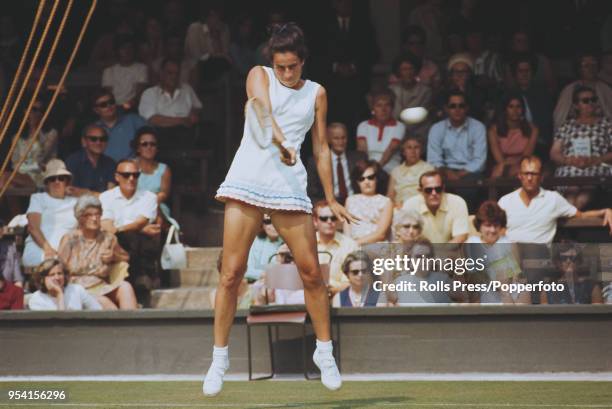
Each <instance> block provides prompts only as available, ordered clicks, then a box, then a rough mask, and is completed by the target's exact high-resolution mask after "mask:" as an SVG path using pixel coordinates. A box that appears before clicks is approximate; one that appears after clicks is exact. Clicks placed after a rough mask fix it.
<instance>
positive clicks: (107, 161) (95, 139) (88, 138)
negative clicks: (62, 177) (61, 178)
mask: <svg viewBox="0 0 612 409" xmlns="http://www.w3.org/2000/svg"><path fill="white" fill-rule="evenodd" d="M81 143H82V145H83V148H82V149H81V150H80V151H78V152H75V153H73V154H72V155H70V156H69V157H68V158H67V159H66V166H67V167H68V169H70V171H71V172H72V174H73V179H72V186H69V187H68V193H69V194H70V195H71V196H81V195H84V194H90V195H93V196H96V197H97V196H98V195H99V194H100V193H101V192H104V191H105V190H108V189H111V188H113V187H114V186H115V183H114V180H115V179H114V175H115V161H114V160H113V159H112V158H110V157H109V156H106V155H105V154H104V150H105V149H106V146H107V145H108V135H107V133H106V130H105V129H104V128H103V127H102V126H100V125H96V124H92V125H88V126H86V127H85V129H84V130H83V136H82V137H81Z"/></svg>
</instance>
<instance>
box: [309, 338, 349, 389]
mask: <svg viewBox="0 0 612 409" xmlns="http://www.w3.org/2000/svg"><path fill="white" fill-rule="evenodd" d="M312 360H313V361H314V363H315V365H316V366H317V367H318V368H319V369H320V370H321V383H323V385H324V386H325V387H326V388H327V389H330V390H332V391H335V390H337V389H340V387H341V386H342V376H340V371H339V370H338V366H337V365H336V360H335V359H334V355H333V354H332V351H331V350H330V351H320V350H319V348H317V349H315V352H314V355H313V356H312Z"/></svg>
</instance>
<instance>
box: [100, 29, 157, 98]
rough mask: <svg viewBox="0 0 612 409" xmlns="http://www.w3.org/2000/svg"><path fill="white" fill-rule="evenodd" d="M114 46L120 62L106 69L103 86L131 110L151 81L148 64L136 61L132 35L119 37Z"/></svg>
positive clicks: (103, 75) (103, 74)
mask: <svg viewBox="0 0 612 409" xmlns="http://www.w3.org/2000/svg"><path fill="white" fill-rule="evenodd" d="M114 48H115V52H116V53H117V56H118V57H119V62H118V63H117V64H115V65H112V66H110V67H108V68H106V69H105V70H104V72H103V73H102V87H104V88H105V89H108V90H109V91H111V92H112V93H113V96H114V97H115V101H116V102H117V104H118V105H121V106H122V107H123V108H124V109H125V110H130V109H132V107H135V106H136V103H137V102H138V98H139V97H140V94H141V93H142V91H143V90H144V89H145V86H146V85H147V83H148V81H149V76H148V70H147V66H146V65H144V64H142V63H139V62H136V61H135V52H136V50H135V48H136V44H135V42H134V39H133V38H132V37H129V36H119V37H117V38H116V39H115V44H114Z"/></svg>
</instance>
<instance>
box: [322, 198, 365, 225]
mask: <svg viewBox="0 0 612 409" xmlns="http://www.w3.org/2000/svg"><path fill="white" fill-rule="evenodd" d="M329 208H330V209H331V211H332V213H333V214H334V215H335V216H336V217H337V218H338V220H339V221H341V222H342V223H345V222H348V223H359V222H360V221H361V220H360V219H359V218H358V217H356V216H353V215H352V214H350V213H349V212H348V210H346V208H345V207H344V206H342V205H341V204H340V203H338V202H337V201H335V200H332V201H329Z"/></svg>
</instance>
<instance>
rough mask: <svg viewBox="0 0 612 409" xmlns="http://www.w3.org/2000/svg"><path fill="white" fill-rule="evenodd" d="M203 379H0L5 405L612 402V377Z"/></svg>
mask: <svg viewBox="0 0 612 409" xmlns="http://www.w3.org/2000/svg"><path fill="white" fill-rule="evenodd" d="M201 388H202V385H201V383H199V382H175V381H169V382H0V392H1V395H0V408H6V407H9V408H11V409H12V408H21V407H27V408H31V409H34V408H49V407H52V408H108V409H113V408H131V409H133V408H147V409H151V408H198V407H201V408H215V409H217V408H219V409H222V408H241V409H242V408H244V409H261V408H312V409H353V408H366V409H368V408H389V409H392V408H420V409H449V408H486V409H489V408H490V409H495V408H517V409H518V408H554V409H562V408H579V409H587V408H612V383H610V382H345V383H344V385H343V387H342V389H341V390H339V391H336V392H330V391H328V390H326V389H325V388H324V387H323V386H322V385H321V384H320V382H318V381H310V382H306V381H259V382H226V384H225V387H224V390H223V392H222V393H221V394H220V395H219V396H216V397H213V398H206V397H204V396H203V395H202V389H201ZM15 389H19V390H23V389H28V390H34V389H39V390H42V389H55V390H59V389H63V390H65V391H67V393H68V395H69V399H68V402H67V404H64V403H55V404H50V403H46V404H41V403H40V402H23V401H21V402H20V403H17V402H15V401H12V402H9V401H8V395H7V391H8V390H15Z"/></svg>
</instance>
